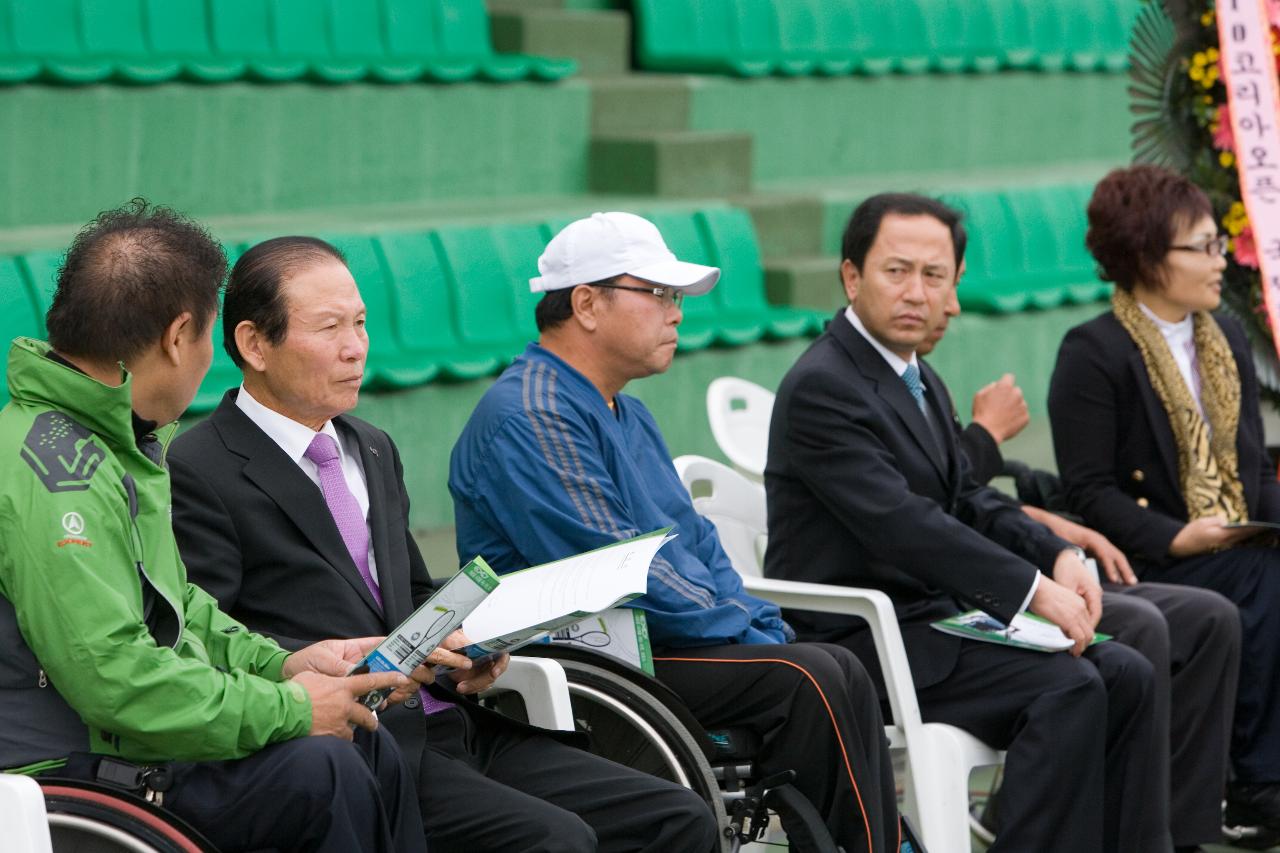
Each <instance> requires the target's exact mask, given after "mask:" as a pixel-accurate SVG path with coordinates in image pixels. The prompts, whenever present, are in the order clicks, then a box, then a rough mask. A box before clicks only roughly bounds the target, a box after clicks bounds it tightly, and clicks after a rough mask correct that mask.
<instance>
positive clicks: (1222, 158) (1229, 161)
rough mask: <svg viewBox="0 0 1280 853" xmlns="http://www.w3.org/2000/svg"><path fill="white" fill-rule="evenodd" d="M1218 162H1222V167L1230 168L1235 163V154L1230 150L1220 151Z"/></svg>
mask: <svg viewBox="0 0 1280 853" xmlns="http://www.w3.org/2000/svg"><path fill="white" fill-rule="evenodd" d="M1218 162H1219V163H1221V164H1222V168H1224V169H1230V168H1231V167H1232V166H1234V165H1235V164H1236V155H1234V154H1232V153H1231V152H1230V151H1221V152H1219V153H1218Z"/></svg>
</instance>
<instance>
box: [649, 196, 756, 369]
mask: <svg viewBox="0 0 1280 853" xmlns="http://www.w3.org/2000/svg"><path fill="white" fill-rule="evenodd" d="M640 215H641V216H644V217H645V218H646V219H648V220H649V221H650V222H652V223H653V224H654V225H656V226H658V232H659V233H660V234H662V239H663V240H665V241H666V244H667V248H669V249H670V250H671V251H672V252H674V253H675V256H676V257H677V258H679V259H680V260H682V261H690V262H692V263H695V264H711V263H712V260H711V253H710V252H709V251H708V250H707V247H706V245H704V243H703V240H702V232H701V230H700V229H699V228H698V223H697V220H696V219H695V218H694V216H693V214H692V213H689V212H660V213H642V214H640ZM719 289H720V288H719V285H717V286H716V290H713V291H711V293H710V294H707V295H705V296H690V297H689V298H688V299H686V300H684V305H683V308H682V313H683V314H684V319H683V320H681V322H680V342H679V348H680V349H681V350H688V351H691V352H692V351H694V350H700V349H705V348H706V347H709V346H711V345H712V344H713V343H715V342H716V340H717V338H718V337H720V336H719V335H718V334H717V332H718V331H719V324H720V320H721V317H720V303H719V301H718V299H716V298H715V294H716V291H717V290H719ZM736 331H737V335H735V334H734V333H730V335H729V337H730V338H734V337H737V336H738V335H743V336H745V337H750V332H751V329H750V328H749V327H748V328H747V329H740V330H736ZM762 331H763V330H762ZM756 337H757V338H758V337H759V335H756ZM721 339H723V338H721Z"/></svg>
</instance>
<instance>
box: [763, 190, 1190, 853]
mask: <svg viewBox="0 0 1280 853" xmlns="http://www.w3.org/2000/svg"><path fill="white" fill-rule="evenodd" d="M963 235H964V230H963V227H962V226H961V225H960V222H959V216H958V214H956V213H955V212H954V211H952V210H951V209H950V208H947V207H946V206H945V205H942V204H941V203H939V202H936V201H933V200H932V199H927V198H923V197H920V196H913V195H897V194H892V195H881V196H875V197H873V198H871V199H868V200H867V201H865V202H863V204H862V205H860V206H859V207H858V209H857V210H856V211H854V214H853V216H852V217H851V219H850V221H849V225H848V227H847V228H846V230H845V235H844V261H843V263H842V264H841V270H840V273H841V279H842V281H843V284H844V288H845V292H846V295H847V296H848V298H849V303H850V307H849V308H848V309H847V310H845V311H842V312H841V313H839V314H837V315H836V316H835V318H834V319H833V320H832V321H831V323H830V325H829V326H828V328H827V331H826V332H825V333H824V334H823V335H822V336H821V337H819V338H818V339H817V340H816V341H815V342H814V343H813V345H812V346H811V347H810V348H809V349H808V350H807V351H806V352H805V353H804V355H802V356H801V357H800V359H799V361H797V363H796V364H795V365H794V366H793V367H792V369H791V370H790V372H789V373H788V374H787V376H786V378H785V379H784V380H783V382H782V385H781V387H780V388H779V391H778V396H777V399H776V402H775V404H774V411H773V418H772V423H771V426H770V435H769V457H768V463H767V465H766V468H765V485H766V488H767V491H768V499H769V534H770V535H769V546H768V551H767V554H766V557H765V573H766V574H767V575H769V576H771V577H778V578H786V579H790V580H803V581H817V582H822V583H834V584H848V585H856V586H864V587H873V588H877V589H880V590H882V591H884V592H885V593H887V594H888V595H889V596H890V597H891V598H892V599H893V601H894V604H895V607H896V609H897V613H898V619H899V622H900V625H901V628H902V635H903V641H904V643H905V645H906V649H907V656H908V659H909V661H910V664H911V668H912V675H913V677H914V679H915V683H916V688H917V692H918V696H919V701H920V709H921V713H922V714H923V716H924V718H925V719H926V720H929V721H936V722H946V723H950V724H953V725H957V726H960V727H961V728H964V729H967V730H968V731H971V732H973V733H974V734H975V735H977V736H978V737H979V738H981V739H982V740H984V741H986V742H987V743H989V744H991V745H993V746H996V747H999V748H1004V749H1007V750H1008V754H1007V759H1006V765H1005V768H1006V778H1005V790H1004V795H1003V796H1002V799H1001V822H1000V834H999V835H998V836H997V838H996V841H995V844H994V845H993V846H992V848H991V850H992V851H997V853H998V851H1026V850H1035V851H1038V853H1052V851H1061V853H1072V852H1073V851H1082V850H1102V851H1119V850H1123V851H1126V853H1133V851H1162V853H1167V851H1168V850H1169V849H1170V847H1171V846H1172V845H1171V841H1170V838H1169V833H1168V819H1167V818H1168V815H1167V811H1166V809H1167V796H1166V795H1165V794H1164V792H1163V791H1161V790H1160V786H1159V784H1158V782H1157V781H1155V780H1157V779H1158V778H1159V776H1160V774H1158V773H1153V772H1152V768H1153V767H1155V766H1158V764H1159V763H1160V762H1162V761H1165V760H1167V749H1165V748H1164V747H1163V745H1159V744H1158V743H1157V741H1158V737H1157V734H1156V727H1155V725H1154V722H1153V702H1154V695H1153V694H1154V683H1153V673H1152V668H1151V665H1150V663H1149V662H1147V661H1146V660H1145V659H1144V658H1143V657H1142V656H1141V655H1139V654H1138V653H1137V652H1135V651H1134V650H1132V649H1130V648H1127V647H1125V646H1123V645H1121V644H1118V643H1114V642H1106V643H1101V644H1097V645H1094V646H1089V647H1088V648H1087V649H1086V646H1088V643H1089V641H1090V639H1091V638H1092V635H1093V630H1094V626H1095V625H1096V624H1097V622H1098V619H1099V617H1100V616H1101V603H1100V599H1101V592H1100V589H1099V587H1098V583H1097V580H1096V579H1095V578H1094V577H1093V575H1092V573H1091V572H1090V571H1089V569H1088V567H1087V566H1085V564H1084V562H1083V560H1082V559H1081V557H1082V554H1081V552H1079V550H1078V549H1077V548H1075V547H1074V546H1072V545H1071V544H1069V543H1068V542H1065V541H1063V540H1061V539H1059V538H1058V537H1056V536H1054V535H1053V534H1052V533H1051V532H1050V531H1049V530H1048V529H1047V528H1045V527H1043V526H1041V525H1039V524H1037V523H1035V522H1033V521H1031V520H1030V519H1029V518H1027V517H1026V516H1025V515H1024V514H1023V513H1022V512H1021V510H1020V509H1019V508H1018V506H1017V505H1016V504H1014V503H1013V502H1011V501H1009V500H1007V499H1006V498H1004V497H1003V496H1001V495H1000V494H999V493H998V492H996V491H995V490H993V489H990V488H986V487H981V486H978V485H977V484H976V483H974V482H973V480H972V479H971V478H970V477H969V475H968V471H967V467H966V463H965V461H964V457H963V455H962V453H961V452H960V449H959V447H958V445H957V444H956V439H955V435H954V433H953V432H952V430H951V428H950V422H951V413H952V410H953V407H952V404H951V401H950V398H949V397H948V396H947V393H946V389H945V388H944V387H943V385H942V382H941V380H940V379H939V378H938V377H937V375H936V374H934V373H933V371H932V370H930V369H929V367H928V365H926V364H924V362H923V361H920V360H919V359H917V357H916V354H915V350H916V348H917V347H918V346H919V345H920V344H921V342H922V341H923V340H924V339H925V337H926V335H927V334H928V332H929V330H930V329H931V328H933V327H934V326H936V325H937V323H938V321H939V320H940V318H941V317H942V312H943V310H944V307H945V302H946V299H947V295H948V294H949V293H950V291H951V288H952V286H953V285H954V283H955V280H956V275H957V270H958V267H959V262H960V258H961V257H962V256H963V249H964V247H963V242H962V241H963V239H964V236H963ZM972 607H977V608H980V609H982V610H984V611H986V612H987V613H989V614H991V615H992V616H995V617H996V618H998V619H1000V620H1001V621H1004V622H1009V621H1010V620H1011V619H1012V618H1013V617H1014V616H1015V615H1016V614H1018V613H1019V612H1022V611H1024V610H1031V611H1033V612H1034V613H1037V614H1038V615H1040V616H1042V617H1044V618H1046V619H1048V620H1049V621H1051V622H1053V623H1055V624H1057V625H1058V626H1059V627H1061V628H1062V629H1063V631H1064V632H1065V633H1066V634H1067V636H1068V637H1070V638H1071V639H1072V640H1074V641H1075V644H1074V647H1073V648H1072V650H1071V651H1072V653H1071V654H1065V653H1061V654H1051V655H1047V654H1039V653H1036V652H1030V651H1024V650H1020V649H1013V648H1009V647H1005V646H1000V645H993V644H987V643H980V642H976V641H972V640H966V639H960V638H957V637H954V636H951V635H948V634H943V633H941V632H939V631H936V630H934V629H932V628H931V627H930V623H932V622H934V621H935V620H938V619H940V618H945V617H948V616H952V615H955V614H956V613H958V612H960V611H961V610H963V609H967V608H972ZM788 619H789V620H792V624H793V625H795V626H796V628H797V630H798V631H799V632H800V633H801V635H802V636H804V637H805V638H806V639H811V640H821V641H826V642H838V643H842V644H844V645H846V646H848V647H849V648H852V649H853V650H854V651H856V652H858V653H859V657H861V658H862V660H863V661H864V663H866V665H867V666H868V668H871V667H873V666H874V665H875V661H876V656H875V653H874V651H873V649H872V643H871V637H870V632H869V631H868V630H867V629H866V626H865V624H863V623H861V622H859V621H857V620H853V619H850V618H848V617H840V616H831V615H823V614H816V613H794V614H788ZM1099 732H1104V733H1105V736H1103V737H1099V736H1098V734H1099Z"/></svg>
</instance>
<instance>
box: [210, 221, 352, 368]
mask: <svg viewBox="0 0 1280 853" xmlns="http://www.w3.org/2000/svg"><path fill="white" fill-rule="evenodd" d="M331 261H337V262H338V263H341V264H346V262H347V260H346V258H345V257H343V255H342V252H341V251H339V250H338V248H337V247H336V246H333V245H331V244H329V243H326V242H325V241H324V240H321V239H318V238H316V237H276V238H274V239H271V240H264V241H263V242H261V243H259V244H257V245H256V246H254V247H253V248H252V249H250V250H249V251H247V252H245V253H244V254H243V255H241V256H240V259H239V260H238V261H236V265H235V267H234V268H232V270H231V278H230V279H229V280H228V282H227V292H226V295H225V297H224V298H223V303H222V346H223V348H224V349H225V350H226V351H227V355H229V356H231V360H232V361H234V362H235V363H236V367H240V368H243V367H244V356H242V355H241V354H240V347H239V345H237V344H236V327H237V326H239V325H240V324H241V323H243V322H245V321H246V320H247V321H248V322H250V323H252V324H253V325H254V327H255V328H257V330H258V333H259V334H261V335H262V336H263V338H265V339H266V341H267V343H269V344H272V345H277V344H279V343H280V342H281V341H283V340H284V338H285V335H286V334H287V333H288V331H289V306H288V303H287V302H286V299H285V293H284V288H283V285H284V283H285V282H286V281H287V280H288V279H289V278H290V277H291V276H293V275H295V274H296V273H298V272H300V271H302V270H303V269H306V268H308V267H311V266H315V265H319V264H325V263H329V262H331Z"/></svg>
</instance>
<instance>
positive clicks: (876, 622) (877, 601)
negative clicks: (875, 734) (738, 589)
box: [742, 577, 921, 729]
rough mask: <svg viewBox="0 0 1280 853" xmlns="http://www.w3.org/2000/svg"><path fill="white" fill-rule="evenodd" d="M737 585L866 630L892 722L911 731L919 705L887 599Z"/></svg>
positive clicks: (866, 592) (767, 581)
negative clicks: (851, 620) (862, 623)
mask: <svg viewBox="0 0 1280 853" xmlns="http://www.w3.org/2000/svg"><path fill="white" fill-rule="evenodd" d="M742 584H743V586H744V587H746V589H747V591H748V592H750V593H752V594H753V595H758V596H760V597H761V598H764V599H767V600H769V601H772V602H773V603H774V604H776V605H778V606H779V607H789V608H791V609H793V610H813V611H816V612H818V613H840V614H845V615H849V616H858V617H860V618H862V619H865V620H866V621H867V624H868V625H870V626H871V637H872V639H873V640H874V641H875V647H876V657H878V658H879V660H880V671H881V672H882V673H884V681H885V689H886V690H887V691H888V693H889V707H890V708H891V709H892V710H893V719H894V722H895V723H897V725H899V726H901V727H903V728H910V729H914V728H916V727H918V726H919V725H920V724H921V723H920V706H919V705H918V704H917V702H916V690H915V684H914V683H912V680H911V667H910V665H909V664H908V663H907V650H906V647H905V646H903V644H902V632H901V631H899V630H898V616H897V614H896V613H895V612H894V610H893V603H892V602H891V601H890V600H889V596H887V595H885V594H884V593H883V592H880V591H879V590H875V589H862V588H861V587H852V586H835V585H833V584H824V583H802V582H800V581H783V580H774V579H773V578H757V577H743V578H742Z"/></svg>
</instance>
